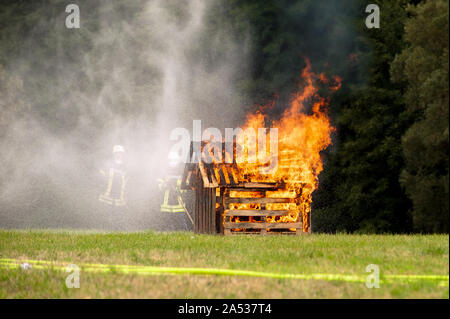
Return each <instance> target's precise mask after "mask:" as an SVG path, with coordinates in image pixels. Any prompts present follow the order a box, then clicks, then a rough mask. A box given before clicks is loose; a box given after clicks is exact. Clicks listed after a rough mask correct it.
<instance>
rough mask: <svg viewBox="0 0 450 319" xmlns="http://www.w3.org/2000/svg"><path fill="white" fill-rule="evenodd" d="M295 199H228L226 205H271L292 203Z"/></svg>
mask: <svg viewBox="0 0 450 319" xmlns="http://www.w3.org/2000/svg"><path fill="white" fill-rule="evenodd" d="M294 201H295V198H278V197H273V198H272V197H261V198H246V197H229V198H227V199H226V201H225V202H226V203H239V204H271V203H293V202H294Z"/></svg>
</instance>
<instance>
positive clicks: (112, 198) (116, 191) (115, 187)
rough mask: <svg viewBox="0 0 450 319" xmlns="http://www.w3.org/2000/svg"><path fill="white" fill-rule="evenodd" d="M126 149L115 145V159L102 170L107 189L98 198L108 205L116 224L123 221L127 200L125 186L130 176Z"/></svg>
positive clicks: (110, 217)
mask: <svg viewBox="0 0 450 319" xmlns="http://www.w3.org/2000/svg"><path fill="white" fill-rule="evenodd" d="M124 153H125V149H124V147H123V146H122V145H115V146H114V147H113V157H114V160H113V162H112V163H111V164H109V165H108V167H106V169H102V170H100V174H102V175H103V177H105V179H106V189H105V191H104V192H103V193H101V194H100V196H99V198H98V200H99V201H100V202H102V203H103V204H104V205H105V206H106V208H105V209H106V210H107V212H106V213H107V214H108V215H109V219H110V220H114V222H113V223H114V224H116V225H115V226H120V225H117V224H120V223H122V222H123V218H124V216H122V215H123V214H124V211H125V208H126V205H127V202H126V193H125V188H126V184H127V180H128V176H127V173H126V170H125V165H124V162H123V156H124Z"/></svg>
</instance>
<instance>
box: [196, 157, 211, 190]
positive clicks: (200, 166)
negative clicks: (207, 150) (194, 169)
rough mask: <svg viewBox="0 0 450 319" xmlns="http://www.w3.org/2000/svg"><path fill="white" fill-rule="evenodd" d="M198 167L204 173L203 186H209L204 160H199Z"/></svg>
mask: <svg viewBox="0 0 450 319" xmlns="http://www.w3.org/2000/svg"><path fill="white" fill-rule="evenodd" d="M198 168H199V169H200V174H201V175H202V179H203V187H209V179H208V176H207V175H206V171H205V166H204V165H203V163H202V161H200V162H198Z"/></svg>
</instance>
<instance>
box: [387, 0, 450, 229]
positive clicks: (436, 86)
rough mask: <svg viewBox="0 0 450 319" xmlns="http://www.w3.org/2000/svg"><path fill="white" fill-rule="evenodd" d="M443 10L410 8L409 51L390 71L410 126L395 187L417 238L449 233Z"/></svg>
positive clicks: (443, 4) (439, 6) (439, 2)
mask: <svg viewBox="0 0 450 319" xmlns="http://www.w3.org/2000/svg"><path fill="white" fill-rule="evenodd" d="M448 10H449V7H448V2H447V1H445V0H435V1H426V2H423V3H421V4H419V5H417V6H409V7H408V12H409V14H410V15H411V17H410V18H409V19H408V21H407V22H406V25H405V40H406V42H407V43H408V46H407V47H406V48H405V49H404V50H403V51H402V52H401V53H400V54H398V55H397V56H396V58H395V60H394V62H393V63H392V66H391V74H392V79H393V80H394V81H396V82H398V83H406V84H407V89H406V91H405V93H404V98H405V102H406V105H407V109H406V111H405V114H406V115H407V116H409V117H411V118H413V120H414V123H413V124H412V125H411V126H410V127H409V129H408V130H407V132H406V133H405V134H404V135H403V137H402V149H403V155H404V158H405V163H406V166H405V168H404V170H403V171H402V173H401V175H400V181H401V184H402V185H403V186H404V187H405V190H406V193H407V194H408V196H409V198H411V200H412V202H413V205H414V210H413V221H414V228H415V230H417V231H421V232H448V230H449V227H448V224H449V199H448V196H449V192H448V187H449V173H448V168H449V158H448V157H449V135H448V134H449V124H448V121H449V116H448V104H449V82H448V72H449V66H448V61H449V40H448V37H449V15H448Z"/></svg>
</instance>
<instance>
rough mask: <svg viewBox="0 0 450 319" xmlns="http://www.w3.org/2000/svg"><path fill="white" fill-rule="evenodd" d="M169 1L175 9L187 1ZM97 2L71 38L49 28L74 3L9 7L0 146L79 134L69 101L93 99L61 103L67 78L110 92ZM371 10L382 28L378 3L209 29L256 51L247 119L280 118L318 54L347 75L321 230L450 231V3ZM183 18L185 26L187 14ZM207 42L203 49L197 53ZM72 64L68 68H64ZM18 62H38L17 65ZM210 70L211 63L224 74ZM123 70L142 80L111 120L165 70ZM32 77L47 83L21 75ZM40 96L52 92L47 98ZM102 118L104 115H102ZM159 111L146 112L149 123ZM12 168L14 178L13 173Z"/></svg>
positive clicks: (244, 2) (256, 10)
mask: <svg viewBox="0 0 450 319" xmlns="http://www.w3.org/2000/svg"><path fill="white" fill-rule="evenodd" d="M145 2H146V1H131V2H125V1H114V2H111V3H114V5H109V6H113V7H115V9H114V10H115V12H116V19H119V20H121V19H123V20H130V19H133V18H134V17H135V16H138V15H139V14H140V9H141V7H142V4H143V3H145ZM169 2H170V3H171V5H172V6H173V7H174V9H173V10H174V11H175V12H177V5H176V1H169ZM88 3H89V4H88V6H89V10H88V11H87V12H86V11H85V12H86V14H85V15H84V16H83V20H82V21H83V22H82V23H83V28H82V29H81V32H78V33H74V34H71V35H70V36H68V35H67V33H64V32H65V30H61V29H58V28H55V26H54V25H51V24H52V23H53V24H55V23H56V22H55V21H56V20H55V19H52V17H54V16H55V15H60V16H61V17H64V15H65V13H64V7H65V5H66V3H65V1H59V0H54V1H2V2H1V3H0V107H1V114H0V142H1V143H7V142H5V141H4V140H3V141H2V140H1V139H5V136H6V135H5V134H4V132H6V129H5V128H6V127H8V125H10V123H12V122H14V121H16V120H17V118H20V117H21V116H22V115H21V114H27V113H30V112H31V113H32V114H36V115H37V116H38V118H39V121H41V122H42V123H46V125H47V126H48V127H49V129H50V130H52V131H53V132H57V133H56V134H65V133H63V132H67V131H68V130H69V131H70V128H71V127H72V126H73V127H75V126H76V125H77V123H75V122H74V121H75V119H77V114H76V112H77V108H72V107H70V105H76V104H77V103H83V101H82V95H79V96H77V95H75V94H72V95H70V96H71V97H72V98H73V99H74V100H73V101H65V102H67V103H65V104H64V105H65V107H61V103H60V102H59V101H61V100H64V92H65V91H64V90H61V89H55V88H57V87H60V84H58V83H57V81H56V80H55V77H54V76H53V75H54V74H55V73H56V72H59V71H62V70H64V71H63V72H65V73H69V74H71V75H72V76H73V77H74V78H79V81H77V82H76V83H77V85H78V86H77V87H76V88H75V90H78V91H79V92H83V94H87V93H86V92H88V94H91V95H95V92H96V91H97V90H99V89H100V88H101V83H100V82H93V83H94V84H95V85H89V86H87V85H86V83H92V79H95V78H96V77H99V75H98V74H89V73H88V72H84V70H79V69H77V65H78V64H79V63H81V62H82V61H85V60H86V59H87V58H89V59H92V60H93V63H94V64H96V65H100V66H102V63H104V60H101V59H100V57H99V58H97V57H96V54H95V52H96V50H101V46H102V45H103V46H107V45H112V42H111V43H106V42H104V43H100V44H98V43H95V42H94V41H93V40H92V39H93V37H92V34H95V33H96V32H97V31H98V28H99V27H100V26H99V21H98V20H97V19H98V17H99V15H101V14H102V11H101V8H102V7H101V4H102V3H104V1H98V2H93V1H92V2H91V1H90V2H88ZM371 3H376V4H378V5H379V7H380V13H381V19H380V28H379V29H376V28H374V29H368V28H367V27H366V25H365V19H366V17H367V15H368V13H366V12H365V8H366V6H367V5H368V2H367V1H362V0H341V1H337V0H336V1H324V0H321V1H317V0H297V1H289V0H268V1H260V0H230V1H217V2H216V3H215V4H214V5H213V6H212V8H210V10H209V11H208V21H209V24H208V28H210V29H211V30H216V29H223V30H227V32H230V36H232V37H234V38H235V39H236V41H237V42H239V41H241V42H247V43H249V51H250V53H249V56H250V58H249V61H248V66H247V68H248V69H245V72H242V74H240V75H239V76H238V77H237V79H236V81H235V83H236V86H237V89H238V90H239V94H242V96H246V97H248V98H247V100H248V101H249V102H248V104H246V105H243V108H245V109H246V110H250V109H251V107H252V105H262V104H265V103H267V102H268V101H269V100H271V99H272V98H273V96H274V95H275V94H276V95H277V96H278V97H279V98H278V100H277V101H278V102H277V105H276V106H275V108H274V109H273V110H272V112H273V114H274V116H276V115H277V114H279V113H280V112H281V111H282V109H283V107H284V106H285V104H286V101H287V100H288V99H289V97H290V94H291V93H292V92H293V90H294V89H295V87H296V85H298V81H299V80H300V79H299V75H300V72H301V70H302V68H303V67H304V66H305V62H304V58H306V57H307V58H309V59H310V61H311V63H312V67H313V70H314V71H316V72H325V73H326V74H327V75H338V76H340V77H341V78H342V88H341V89H340V90H339V91H337V92H336V94H335V95H333V96H332V97H331V101H330V110H329V114H330V116H331V118H332V123H333V125H334V126H335V127H336V129H337V130H336V133H335V134H334V135H333V145H332V146H331V147H329V148H328V149H327V150H326V151H324V152H323V158H324V170H323V172H322V173H321V175H320V177H319V185H320V186H319V189H318V190H317V191H316V192H315V193H314V198H313V213H312V226H313V231H314V232H364V233H409V232H423V233H428V232H448V224H449V200H448V186H449V175H448V168H449V162H448V157H449V136H448V134H449V129H448V127H449V126H448V120H449V118H448V102H449V101H448V98H449V96H448V92H449V88H448V71H449V66H448V58H449V57H448V53H449V43H448V36H449V25H448V22H449V15H448V13H449V11H448V10H449V8H448V1H446V0H433V1H408V0H377V1H371ZM103 14H105V13H104V12H103ZM179 15H181V18H182V11H180V13H179ZM106 20H107V19H106ZM62 21H63V20H62ZM110 22H111V23H112V21H110ZM58 23H61V22H58ZM106 23H108V21H107V22H106ZM55 30H60V31H55ZM208 30H209V29H208ZM211 34H215V33H214V32H212V33H211ZM30 35H31V36H30ZM24 38H27V41H26V42H23V41H22V39H24ZM122 40H124V41H126V43H127V44H125V45H122V46H121V45H120V43H115V44H114V45H116V46H119V47H120V48H121V50H125V49H126V46H127V45H130V46H131V45H134V42H139V41H140V38H139V37H134V38H130V37H125V38H123V39H122ZM208 41H209V40H208V38H206V40H205V41H204V43H202V42H201V41H200V45H199V47H198V48H194V50H193V52H192V53H191V54H192V55H193V56H195V55H196V51H195V50H203V49H204V47H203V46H207V45H208ZM208 50H209V51H211V54H210V56H212V57H213V58H211V59H212V60H211V61H212V62H214V58H215V59H220V57H221V52H217V51H214V50H212V49H211V48H209V49H208ZM86 52H88V53H86ZM61 56H63V57H64V61H65V63H64V64H58V63H53V62H52V61H58V58H60V57H61ZM20 58H22V59H26V60H27V61H29V63H27V64H26V65H20V64H18V61H19V62H20ZM83 59H84V60H83ZM115 61H116V60H115ZM211 61H204V63H211V65H213V63H212V62H211ZM123 62H124V63H126V64H124V67H127V68H128V69H129V68H134V69H135V71H136V72H135V73H134V74H138V75H139V76H137V77H136V79H135V80H136V82H135V83H132V84H130V88H132V89H133V94H134V95H132V96H131V97H130V96H129V95H128V94H127V92H124V93H123V94H121V95H119V98H120V99H123V100H121V101H120V103H118V102H117V101H111V102H110V104H111V105H113V108H112V109H111V110H110V112H118V113H121V112H122V113H123V114H124V117H128V118H130V117H133V116H134V115H135V114H141V113H142V110H139V105H138V104H136V103H132V102H129V101H128V102H127V99H131V100H132V99H133V98H134V97H136V96H137V94H146V93H140V92H148V91H152V90H155V86H154V85H153V82H152V81H151V80H150V81H147V82H146V85H143V84H142V83H143V82H142V81H141V79H143V78H146V77H147V78H153V77H156V76H157V74H156V73H155V72H156V71H155V70H154V69H152V68H151V67H148V68H147V67H146V66H145V65H144V64H145V60H144V59H142V60H140V58H139V57H130V58H129V60H128V59H127V60H126V61H123ZM25 68H28V69H25ZM68 70H69V72H68ZM105 72H107V70H105ZM27 73H28V74H39V78H32V77H21V75H23V74H27ZM89 81H91V82H89ZM118 90H119V89H118ZM30 92H31V93H30ZM39 92H54V94H45V95H44V94H42V97H40V94H39ZM112 92H114V90H112ZM58 94H59V95H58ZM30 97H32V98H30ZM127 103H128V104H127ZM123 105H132V106H133V107H134V108H132V107H127V108H123ZM69 113H70V114H71V116H67V114H69ZM94 113H95V112H93V114H92V117H93V118H94V117H96V116H97V117H102V116H103V115H102V114H97V113H95V114H94ZM153 113H154V112H153V110H152V109H151V108H148V109H146V116H148V118H149V120H151V119H152V116H153ZM105 125H106V126H107V124H105V123H102V121H101V119H100V118H99V119H98V125H95V126H93V127H91V128H90V130H91V131H89V132H88V133H86V132H85V133H83V134H86V135H89V136H92V135H95V134H97V133H98V132H99V131H100V130H101V129H102V128H103V127H104V126H105ZM58 132H59V133H58ZM85 144H88V143H87V142H86V143H85ZM86 147H87V146H86ZM2 156H3V158H4V160H5V162H6V160H8V161H10V162H11V163H13V162H14V161H12V160H11V158H6V159H5V156H10V157H11V155H10V154H9V155H8V154H2ZM1 158H2V157H0V159H1ZM2 166H3V167H2V168H0V172H2V175H3V176H6V175H7V172H6V168H7V165H6V164H5V165H2ZM3 172H4V173H3ZM1 186H2V183H1V182H0V187H1ZM0 209H1V208H0Z"/></svg>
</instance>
